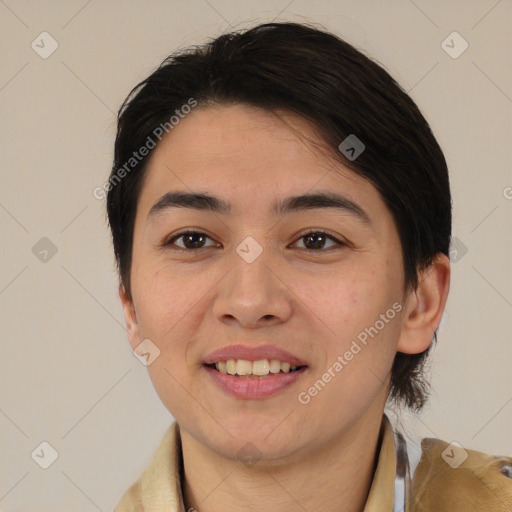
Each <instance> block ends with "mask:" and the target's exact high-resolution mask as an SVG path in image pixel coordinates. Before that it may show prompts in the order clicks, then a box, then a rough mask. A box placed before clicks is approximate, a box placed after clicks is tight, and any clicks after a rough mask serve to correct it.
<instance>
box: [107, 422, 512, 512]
mask: <svg viewBox="0 0 512 512" xmlns="http://www.w3.org/2000/svg"><path fill="white" fill-rule="evenodd" d="M381 435H382V443H381V447H380V452H379V455H378V463H377V469H376V471H375V475H374V478H373V482H372V485H371V488H370V492H369V494H368V499H367V501H366V505H365V508H364V511H363V512H393V511H394V508H393V507H394V503H393V502H394V492H395V491H394V489H395V474H396V468H397V456H396V451H395V440H394V435H395V434H394V432H393V428H392V426H391V423H390V421H389V419H388V418H387V416H386V415H385V414H384V415H383V418H382V426H381ZM421 450H422V453H421V458H420V461H419V463H418V466H417V468H416V471H415V472H414V476H413V478H412V486H411V487H409V491H410V494H409V500H408V501H407V504H406V509H405V512H512V457H495V456H493V455H487V454H485V453H482V452H477V451H474V450H468V449H462V448H458V447H457V446H453V445H450V443H447V442H446V441H442V440H440V439H434V438H425V439H423V440H422V441H421ZM466 455H467V457H466ZM463 459H464V460H463ZM182 476H183V475H182V474H181V441H180V432H179V426H178V424H177V423H176V421H174V422H173V423H172V424H171V426H170V427H169V429H168V430H167V432H166V434H165V436H164V438H163V440H162V442H161V444H160V446H159V447H158V450H157V452H156V453H155V455H154V457H153V459H152V461H151V463H150V465H149V466H148V468H147V469H146V470H145V471H144V473H143V474H142V476H141V477H140V478H139V479H138V480H137V481H136V482H135V483H134V484H133V485H132V486H131V487H130V488H129V489H128V490H127V491H126V493H125V494H124V495H123V497H122V498H121V501H120V502H119V503H118V505H117V507H116V508H115V510H114V512H187V511H185V505H184V503H183V497H182V491H181V480H182ZM397 495H398V493H397ZM397 501H398V500H397ZM396 511H400V512H403V509H401V507H399V506H397V508H396Z"/></svg>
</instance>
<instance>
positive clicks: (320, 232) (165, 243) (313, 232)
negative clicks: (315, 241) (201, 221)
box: [163, 229, 348, 252]
mask: <svg viewBox="0 0 512 512" xmlns="http://www.w3.org/2000/svg"><path fill="white" fill-rule="evenodd" d="M312 234H315V235H316V234H321V235H324V236H325V237H326V238H329V239H330V240H332V241H334V242H336V244H337V245H338V246H347V245H348V244H346V243H344V242H342V241H341V240H338V239H337V238H336V237H334V236H333V235H331V234H329V233H328V232H327V231H325V230H323V229H316V230H312V231H308V232H306V233H303V234H302V235H300V236H299V237H298V238H297V241H298V240H300V239H302V238H306V237H307V236H309V235H312ZM185 235H205V236H206V237H207V238H210V240H212V238H211V237H209V236H208V235H207V234H206V233H203V232H202V231H193V230H188V231H183V232H181V233H177V234H175V235H173V236H172V237H171V238H169V239H167V241H166V242H164V243H163V246H164V247H169V246H171V245H173V244H174V242H175V241H176V240H178V239H179V238H182V237H183V236H185ZM209 247H214V246H208V247H199V248H197V249H188V248H184V247H178V246H176V247H174V248H173V250H177V251H184V252H197V251H200V250H201V249H208V248H209ZM333 248H335V246H333V247H328V248H327V249H324V248H321V249H308V248H307V247H305V248H302V247H301V248H300V249H303V250H306V251H311V252H325V251H327V250H329V249H333Z"/></svg>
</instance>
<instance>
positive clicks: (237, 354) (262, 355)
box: [204, 344, 307, 366]
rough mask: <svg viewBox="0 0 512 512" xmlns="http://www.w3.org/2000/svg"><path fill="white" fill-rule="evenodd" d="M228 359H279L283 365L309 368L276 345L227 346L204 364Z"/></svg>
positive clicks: (211, 355)
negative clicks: (288, 364) (285, 363)
mask: <svg viewBox="0 0 512 512" xmlns="http://www.w3.org/2000/svg"><path fill="white" fill-rule="evenodd" d="M228 359H245V360H247V361H259V360H260V359H268V360H270V359H279V361H281V362H282V363H284V362H287V363H290V365H291V366H307V363H306V362H305V361H303V360H302V359H300V358H298V357H296V356H294V355H293V354H290V352H287V351H286V350H284V349H282V348H279V347H276V346H275V345H259V346H257V347H254V346H248V345H242V344H238V345H227V346H225V347H221V348H219V349H217V350H214V351H213V352H211V353H210V354H208V355H207V356H206V357H205V359H204V364H212V363H218V362H219V361H227V360H228Z"/></svg>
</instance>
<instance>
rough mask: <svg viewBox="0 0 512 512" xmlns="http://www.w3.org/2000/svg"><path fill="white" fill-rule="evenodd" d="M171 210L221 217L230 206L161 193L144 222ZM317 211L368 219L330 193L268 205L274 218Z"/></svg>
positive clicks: (201, 195) (200, 196)
mask: <svg viewBox="0 0 512 512" xmlns="http://www.w3.org/2000/svg"><path fill="white" fill-rule="evenodd" d="M171 208H190V209H194V210H205V211H209V212H214V213H219V214H222V215H229V214H230V213H231V211H232V210H231V204H230V203H228V202H227V201H225V200H224V199H220V198H218V197H215V196H212V195H210V194H207V193H201V192H192V193H191V192H180V191H171V192H167V193H166V194H164V195H163V196H162V197H161V198H160V199H159V200H158V201H157V202H156V203H155V204H154V205H153V206H152V207H151V209H150V211H149V213H148V218H147V222H148V223H149V222H151V221H152V220H153V219H154V218H155V217H156V216H157V215H159V214H161V213H163V212H165V211H167V210H169V209H171ZM320 208H336V209H338V210H341V211H342V212H344V213H348V214H350V215H352V216H354V217H356V218H357V219H358V220H360V221H362V222H364V223H366V224H371V220H370V217H369V216H368V214H367V213H366V212H365V211H364V210H363V209H362V208H361V207H360V206H359V205H358V204H356V203H354V202H353V201H351V200H350V199H348V198H347V197H344V196H342V195H340V194H337V193H335V192H330V191H325V192H324V191H318V192H314V193H309V194H303V195H298V196H289V197H286V198H284V199H282V200H280V201H277V202H276V203H274V204H273V205H272V208H271V213H272V214H274V215H285V214H288V213H292V212H301V211H305V210H315V209H320Z"/></svg>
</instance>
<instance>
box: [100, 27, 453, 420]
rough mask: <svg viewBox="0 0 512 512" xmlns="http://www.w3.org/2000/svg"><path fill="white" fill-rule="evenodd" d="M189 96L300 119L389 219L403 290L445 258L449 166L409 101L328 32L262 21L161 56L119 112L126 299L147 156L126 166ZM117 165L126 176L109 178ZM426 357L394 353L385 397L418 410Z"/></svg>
mask: <svg viewBox="0 0 512 512" xmlns="http://www.w3.org/2000/svg"><path fill="white" fill-rule="evenodd" d="M191 98H194V100H195V101H196V102H197V104H198V105H200V106H201V105H206V104H212V103H213V104H219V105H223V104H246V105H251V106H256V107H261V108H263V109H266V110H268V111H277V110H282V109H285V110H288V111H291V112H294V113H296V114H298V115H300V116H302V117H303V118H305V119H307V120H309V121H311V122H312V123H313V124H314V126H315V127H316V128H317V129H318V130H319V133H320V134H321V136H322V138H323V140H324V141H325V143H326V144H327V145H328V146H329V147H330V148H332V150H333V152H335V153H337V155H338V157H339V160H340V161H342V162H343V163H344V164H345V165H346V166H347V167H349V168H350V169H352V170H353V171H354V172H356V173H357V174H358V175H360V176H362V177H364V178H365V179H367V180H368V181H370V182H371V183H372V184H373V185H374V186H375V188H376V189H377V190H378V192H379V193H380V195H381V197H382V199H383V201H384V202H385V204H386V205H387V207H388V208H389V210H390V211H391V213H392V215H393V219H394V221H395V223H396V227H397V231H398V234H399V237H400V242H401V251H402V257H403V265H404V275H405V279H404V292H409V291H412V290H414V289H415V288H416V287H417V285H418V272H419V271H420V270H424V269H426V268H428V267H429V265H430V264H431V263H432V261H433V258H434V257H435V256H436V255H437V254H438V253H443V254H445V255H448V254H449V245H450V238H451V195H450V185H449V178H448V169H447V165H446V161H445V158H444V155H443V153H442V150H441V148H440V147H439V144H438V143H437V141H436V139H435V137H434V135H433V134H432V131H431V129H430V126H429V124H428V122H427V121H426V120H425V118H424V117H423V115H422V114H421V112H420V111H419V109H418V107H417V105H416V104H415V102H414V101H413V100H412V99H411V98H410V97H409V96H408V94H407V93H406V92H405V91H404V90H403V89H402V88H401V87H400V85H399V84H398V83H397V82H396V81H395V80H394V79H393V78H392V77H391V76H390V75H389V74H388V72H387V71H385V70H384V69H383V67H381V66H380V65H379V64H377V63H376V62H374V61H373V60H371V59H370V58H368V57H367V56H365V55H364V54H363V53H362V52H361V51H359V50H357V49H356V48H354V47H353V46H352V45H350V44H349V43H347V42H345V41H343V40H342V39H341V38H339V37H337V36H336V35H334V34H331V33H329V32H326V31H324V30H319V29H317V28H315V27H313V26H310V25H307V24H297V23H266V24H261V25H257V26H255V27H253V28H250V29H247V30H241V31H235V32H231V33H228V34H223V35H221V36H219V37H217V38H216V39H213V40H212V41H210V42H208V43H205V44H203V45H200V46H195V47H192V48H188V49H185V50H180V51H178V52H176V53H174V54H172V55H170V56H169V57H168V58H166V59H165V60H164V61H163V62H162V63H161V65H160V66H159V67H158V69H157V70H156V71H154V72H153V73H152V74H151V75H150V76H148V77H147V78H146V79H145V80H143V81H142V82H140V83H139V84H138V85H137V86H135V87H134V88H133V89H132V91H131V92H130V94H129V95H128V97H127V98H126V99H125V101H124V102H123V104H122V106H121V108H120V109H119V114H118V127H117V128H118V129H117V136H116V140H115V149H114V162H113V167H112V171H111V175H110V179H109V187H108V194H107V214H108V220H109V224H110V228H111V231H112V238H113V246H114V253H115V258H116V263H117V268H118V271H119V276H120V281H121V283H122V284H123V285H124V288H125V290H126V292H127V295H128V297H130V298H131V288H130V268H131V256H132V244H133V229H134V222H135V214H136V208H137V200H138V197H139V194H140V191H141V187H142V181H143V177H144V174H145V170H146V167H147V165H146V164H147V162H148V159H149V155H147V156H145V157H144V158H140V161H139V160H137V161H136V162H135V161H134V162H133V164H134V165H133V166H132V167H131V168H129V169H127V168H126V162H128V161H129V160H130V158H132V157H133V152H134V151H136V150H137V149H138V148H141V147H142V146H144V145H145V144H147V141H148V140H149V139H150V138H151V137H152V136H153V138H154V133H155V128H157V127H159V126H166V123H167V125H169V119H170V117H171V116H172V115H173V113H175V112H176V111H179V109H181V107H182V106H183V105H185V104H187V103H188V102H189V101H190V99H191ZM349 135H355V136H356V137H357V138H358V139H359V140H360V141H362V142H363V143H364V146H365V149H364V151H363V152H362V153H361V154H360V155H359V156H358V157H357V159H355V160H351V159H349V158H346V155H344V154H342V152H341V151H340V150H338V148H339V145H340V143H341V142H342V141H344V140H345V139H346V138H347V136H349ZM122 168H124V169H125V170H126V169H127V170H128V171H129V172H125V173H123V179H119V170H120V169H122ZM114 178H116V180H114ZM436 341H437V335H436V333H434V334H433V342H436ZM429 350H430V346H429V348H428V349H427V350H425V351H424V352H422V353H420V354H404V353H400V352H398V353H397V354H396V356H395V360H394V363H393V367H392V375H391V383H390V390H389V399H390V400H392V401H394V402H395V403H397V404H399V405H400V404H401V403H403V404H404V405H405V406H407V407H409V408H411V409H414V410H420V409H421V408H422V407H423V405H424V403H425V402H426V400H427V398H428V389H429V384H428V383H427V382H426V381H425V379H423V367H424V363H425V360H426V358H427V356H428V353H429Z"/></svg>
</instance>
